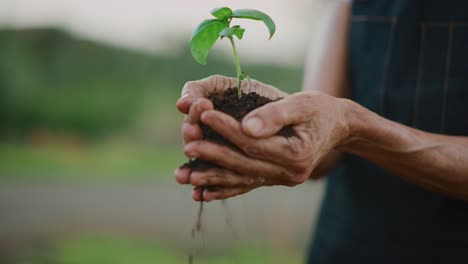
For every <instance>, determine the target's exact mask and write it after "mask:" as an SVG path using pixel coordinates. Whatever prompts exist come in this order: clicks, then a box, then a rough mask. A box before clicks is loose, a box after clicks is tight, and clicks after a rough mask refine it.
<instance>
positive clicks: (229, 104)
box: [181, 88, 296, 171]
mask: <svg viewBox="0 0 468 264" xmlns="http://www.w3.org/2000/svg"><path fill="white" fill-rule="evenodd" d="M208 99H210V100H211V101H212V102H213V105H214V108H215V109H216V110H218V111H221V112H224V113H226V114H228V115H230V116H232V117H234V118H235V119H236V120H238V121H241V120H242V118H244V116H246V115H247V114H248V113H250V112H251V111H253V110H255V109H256V108H259V107H261V106H263V105H265V104H268V103H271V102H273V100H271V99H269V98H267V97H264V96H261V95H259V94H257V93H255V92H253V93H248V94H246V93H244V92H242V96H241V98H239V96H238V95H237V88H229V89H227V90H226V91H225V92H224V93H223V94H211V95H210V96H208ZM278 100H281V99H278ZM201 128H202V131H203V138H204V139H206V140H209V141H212V142H215V143H218V144H221V145H226V146H229V147H231V148H232V149H235V150H238V151H241V150H239V149H238V148H237V147H236V146H235V145H234V144H232V143H231V142H229V141H228V140H227V139H225V138H224V137H223V136H221V135H220V134H218V133H216V132H215V131H214V130H213V129H211V128H210V127H208V126H206V125H204V124H201ZM278 135H280V136H283V137H291V136H294V135H296V132H295V131H294V130H293V128H292V127H291V126H287V127H284V128H283V129H282V130H280V131H279V132H278ZM181 167H182V168H190V169H191V170H192V171H204V170H208V169H211V168H217V167H219V166H218V165H216V164H213V163H211V162H208V161H204V160H199V159H193V160H190V161H189V162H187V163H185V164H184V165H182V166H181Z"/></svg>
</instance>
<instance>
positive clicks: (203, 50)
mask: <svg viewBox="0 0 468 264" xmlns="http://www.w3.org/2000/svg"><path fill="white" fill-rule="evenodd" d="M226 27H227V24H226V23H224V22H222V21H219V20H218V19H207V20H205V21H203V22H202V23H201V24H200V25H199V26H198V27H197V29H195V31H194V32H193V34H192V40H191V41H190V51H191V52H192V56H193V58H194V59H195V60H196V61H197V62H198V63H200V64H203V65H205V64H206V59H207V57H208V53H209V52H210V49H211V48H212V47H213V45H214V44H215V42H216V40H217V39H218V38H219V33H220V32H221V31H222V30H223V29H225V28H226Z"/></svg>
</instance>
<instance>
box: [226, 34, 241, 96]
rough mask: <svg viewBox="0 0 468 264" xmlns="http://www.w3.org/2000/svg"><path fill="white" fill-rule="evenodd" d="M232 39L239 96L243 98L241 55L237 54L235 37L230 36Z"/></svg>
mask: <svg viewBox="0 0 468 264" xmlns="http://www.w3.org/2000/svg"><path fill="white" fill-rule="evenodd" d="M229 40H231V45H232V52H233V53H234V62H235V63H236V71H237V95H238V96H239V98H241V95H242V89H241V84H242V79H241V76H242V69H241V66H240V62H239V55H237V49H236V44H235V43H234V38H232V37H231V38H229Z"/></svg>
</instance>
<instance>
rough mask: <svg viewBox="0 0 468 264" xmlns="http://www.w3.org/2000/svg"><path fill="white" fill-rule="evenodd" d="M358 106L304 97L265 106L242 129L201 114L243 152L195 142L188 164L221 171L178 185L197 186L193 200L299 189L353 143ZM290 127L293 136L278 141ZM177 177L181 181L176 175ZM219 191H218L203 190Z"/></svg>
mask: <svg viewBox="0 0 468 264" xmlns="http://www.w3.org/2000/svg"><path fill="white" fill-rule="evenodd" d="M353 111H354V106H353V104H352V103H350V101H349V100H346V99H339V98H335V97H332V96H329V95H326V94H323V93H319V92H301V93H296V94H293V95H290V96H287V97H286V98H285V99H282V100H279V101H277V102H273V103H269V104H267V105H264V106H262V107H260V108H258V109H256V110H254V111H252V112H251V113H249V114H248V115H247V116H246V117H245V118H244V119H243V120H242V123H239V122H238V121H236V120H235V119H234V118H232V117H230V116H228V115H226V114H224V113H221V112H219V111H216V110H212V109H206V110H203V111H200V112H199V113H198V114H200V113H201V115H198V117H199V121H201V122H203V123H204V124H206V125H208V126H209V127H211V128H212V129H214V130H215V131H216V132H218V133H219V134H221V135H223V136H224V137H225V138H226V139H228V140H229V141H230V142H232V143H234V144H235V145H237V146H238V147H239V149H240V150H241V151H242V152H239V151H236V150H233V149H230V148H229V147H226V146H221V145H217V144H215V143H212V142H209V141H205V140H201V139H192V140H191V141H190V142H188V143H187V144H186V145H185V147H184V151H185V154H186V156H188V157H190V158H200V159H203V160H207V161H210V162H213V163H216V164H218V165H220V166H221V168H218V169H211V170H208V171H203V172H198V171H196V172H192V173H191V175H190V177H188V176H185V177H186V179H185V181H184V182H181V181H180V176H181V175H182V173H180V171H179V172H178V173H176V177H179V178H178V180H179V182H181V183H187V184H192V185H193V186H195V187H196V188H195V190H194V193H193V198H194V200H197V201H200V200H205V201H211V200H215V199H226V198H229V197H233V196H236V195H239V194H243V193H246V192H249V191H250V190H252V189H255V188H258V187H260V186H271V185H285V186H295V185H298V184H301V183H303V182H304V181H306V180H307V179H308V178H310V177H314V170H315V169H316V167H317V165H318V164H319V163H320V161H321V160H322V159H323V158H324V157H325V155H326V154H327V153H329V152H330V151H331V150H333V149H335V148H336V147H339V146H340V145H342V144H344V143H345V142H346V141H347V140H348V139H349V137H350V135H351V131H350V128H349V127H350V126H349V124H350V122H351V121H350V120H351V119H352V118H353ZM287 125H291V126H293V129H294V130H295V132H296V135H295V136H292V137H287V138H286V137H282V136H278V135H276V134H277V132H278V131H279V130H280V129H281V128H283V127H284V126H287ZM177 174H179V175H177ZM206 186H216V188H213V189H210V188H203V187H206Z"/></svg>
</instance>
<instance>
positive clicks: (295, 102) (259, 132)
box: [242, 94, 307, 138]
mask: <svg viewBox="0 0 468 264" xmlns="http://www.w3.org/2000/svg"><path fill="white" fill-rule="evenodd" d="M304 103H305V100H304V99H303V98H302V96H300V94H295V95H290V96H288V97H286V98H284V99H282V100H279V101H277V102H272V103H268V104H266V105H264V106H262V107H259V108H257V109H255V110H254V111H252V112H250V113H249V114H248V115H246V116H245V117H244V118H243V119H242V130H243V131H244V132H245V133H246V134H247V135H249V136H252V137H256V138H265V137H270V136H273V135H275V134H277V133H278V132H279V131H280V130H281V129H282V128H283V127H285V126H288V125H294V124H297V123H299V122H301V121H302V120H303V119H304V118H305V115H306V113H305V112H306V111H305V110H306V109H307V105H306V104H304Z"/></svg>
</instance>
